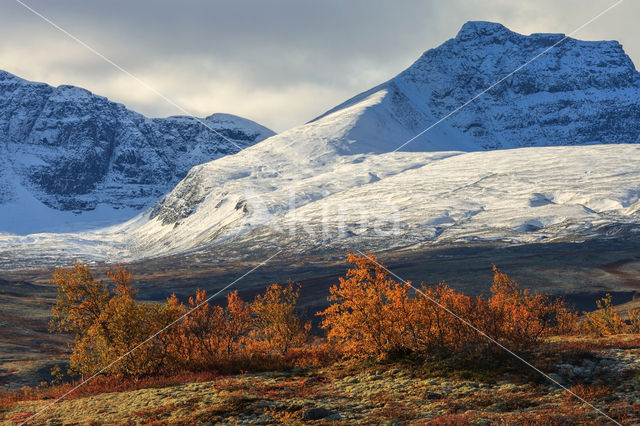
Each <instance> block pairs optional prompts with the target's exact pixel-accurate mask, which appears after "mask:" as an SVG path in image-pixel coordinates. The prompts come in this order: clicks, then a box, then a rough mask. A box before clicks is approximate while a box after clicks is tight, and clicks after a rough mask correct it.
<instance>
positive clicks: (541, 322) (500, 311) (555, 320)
mask: <svg viewBox="0 0 640 426" xmlns="http://www.w3.org/2000/svg"><path fill="white" fill-rule="evenodd" d="M348 262H349V263H351V264H352V265H353V267H352V268H351V269H350V270H349V271H348V272H347V275H346V278H340V282H339V284H338V285H337V286H333V287H332V288H331V289H330V292H331V296H330V297H329V299H328V300H329V301H330V302H332V303H331V305H330V306H329V307H328V308H327V309H326V310H324V311H322V312H320V313H319V315H322V316H323V317H324V319H323V322H322V327H323V328H324V329H325V330H327V337H328V339H329V341H330V342H332V343H334V344H336V345H337V346H338V347H339V348H340V349H341V351H342V352H343V353H344V355H346V356H350V357H360V358H377V359H384V358H387V357H389V356H393V355H397V354H402V353H409V352H413V353H420V354H423V355H433V354H461V353H462V354H470V353H478V352H483V351H486V350H488V349H489V350H494V349H495V345H494V344H492V343H490V342H489V341H488V339H486V337H484V336H482V335H481V334H480V333H479V332H478V331H477V330H474V328H472V327H470V326H469V324H467V323H465V322H468V323H470V324H472V325H473V326H474V327H475V328H477V329H478V330H480V331H482V332H484V333H486V334H487V335H489V336H491V337H493V338H494V339H496V340H498V341H501V342H503V343H504V344H505V345H507V346H509V347H510V348H512V349H514V350H524V349H527V348H528V347H530V346H531V345H533V344H535V343H536V342H538V341H539V340H540V339H541V338H543V337H546V336H549V335H553V334H559V333H566V332H568V331H570V330H571V329H572V328H573V326H574V324H575V321H576V318H577V317H576V315H575V314H573V313H572V312H570V311H569V309H567V308H566V306H565V305H564V303H563V302H562V301H561V300H559V299H551V298H549V297H547V296H543V295H540V294H534V293H531V292H529V291H528V290H520V289H519V288H518V284H517V283H516V282H514V281H511V280H510V279H509V278H508V277H507V276H506V275H505V274H503V273H502V272H500V271H499V270H498V269H497V268H494V282H493V285H492V287H491V296H490V297H489V298H483V297H477V298H471V297H469V296H465V295H463V294H460V293H458V292H456V291H454V290H453V289H451V288H450V287H448V286H447V285H445V284H444V283H441V284H439V285H437V286H432V287H428V286H424V285H423V286H421V288H420V289H418V288H416V287H413V286H412V285H411V283H406V284H405V283H399V282H396V281H394V280H393V279H391V278H390V274H389V273H388V272H387V270H386V269H385V268H384V267H383V266H382V265H380V264H379V262H378V261H377V259H376V258H375V257H374V256H372V255H369V254H368V255H366V256H356V255H354V254H349V256H348ZM463 320H464V321H463Z"/></svg>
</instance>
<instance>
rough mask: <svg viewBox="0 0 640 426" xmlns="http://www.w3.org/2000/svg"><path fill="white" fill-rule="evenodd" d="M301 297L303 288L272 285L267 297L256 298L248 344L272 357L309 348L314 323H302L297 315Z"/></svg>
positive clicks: (252, 310)
mask: <svg viewBox="0 0 640 426" xmlns="http://www.w3.org/2000/svg"><path fill="white" fill-rule="evenodd" d="M299 297H300V284H297V283H293V282H289V283H287V285H286V286H282V285H280V284H272V285H270V286H269V287H268V288H267V290H266V291H265V292H264V294H258V295H256V297H255V299H254V301H253V303H252V304H251V312H252V314H253V316H254V319H253V329H252V330H251V333H250V334H249V339H248V342H249V343H250V344H251V345H253V347H254V348H256V349H258V350H261V351H264V352H266V353H269V354H276V355H280V356H282V355H284V354H286V353H287V352H288V351H289V350H290V349H291V348H298V347H301V346H303V345H304V344H306V343H307V342H308V340H309V337H310V330H311V323H303V322H302V321H301V320H300V318H299V317H298V315H297V314H296V312H295V309H296V304H297V301H298V298H299Z"/></svg>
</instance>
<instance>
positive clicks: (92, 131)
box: [0, 71, 273, 232]
mask: <svg viewBox="0 0 640 426" xmlns="http://www.w3.org/2000/svg"><path fill="white" fill-rule="evenodd" d="M203 121H204V122H205V123H206V124H207V126H209V127H211V128H212V129H214V130H215V131H212V130H210V129H208V128H207V126H205V125H203V124H201V123H199V122H198V121H197V120H196V119H194V118H192V117H168V118H164V119H149V118H146V117H144V116H142V115H140V114H138V113H136V112H133V111H130V110H128V109H126V108H125V107H124V106H123V105H121V104H117V103H113V102H110V101H109V100H108V99H106V98H104V97H101V96H97V95H94V94H92V93H90V92H88V91H86V90H84V89H81V88H78V87H73V86H59V87H55V88H54V87H51V86H49V85H46V84H43V83H33V82H29V81H26V80H23V79H20V78H18V77H16V76H13V75H11V74H9V73H6V72H1V71H0V154H1V156H2V158H3V164H2V172H0V173H2V178H3V179H2V181H3V184H0V210H2V212H3V215H2V216H1V217H2V218H3V220H2V221H0V230H3V231H10V232H37V231H39V230H41V229H42V225H40V226H39V225H38V224H37V223H35V222H37V221H44V222H48V221H49V217H53V218H58V217H63V218H68V219H67V220H68V221H70V222H73V218H72V215H71V214H66V215H65V214H60V213H59V212H61V211H62V212H64V211H74V212H76V213H81V212H90V211H95V210H96V209H97V210H102V211H103V214H100V213H98V214H85V215H83V217H82V218H80V220H79V221H86V220H87V219H86V218H91V217H96V216H104V217H107V218H108V217H110V216H112V215H114V214H116V215H117V213H118V212H117V211H114V209H116V210H121V209H124V210H126V211H127V212H128V213H127V214H128V215H129V217H131V216H132V212H135V211H136V210H139V209H141V208H143V207H147V206H148V205H149V204H151V203H152V202H153V201H155V200H157V199H158V198H159V197H160V196H162V195H163V194H165V193H166V192H167V191H168V190H169V189H171V188H172V187H173V186H174V185H175V184H176V183H177V182H178V181H179V180H180V179H182V178H183V177H184V176H185V175H186V173H187V171H188V170H189V169H190V168H191V167H193V166H194V165H196V164H200V163H203V162H206V161H210V160H213V159H216V158H219V157H221V156H224V155H228V154H233V153H236V152H238V151H239V150H240V148H244V147H247V146H250V145H252V144H254V143H256V142H258V141H260V140H263V139H264V138H266V137H268V136H271V135H273V132H272V131H270V130H268V129H266V128H265V127H262V126H260V125H258V124H256V123H254V122H252V121H249V120H245V119H242V118H240V117H235V116H232V115H227V114H214V115H212V116H210V117H207V118H205V119H203ZM216 132H217V133H219V134H217V133H216ZM220 135H223V136H224V137H226V138H229V139H231V140H232V141H233V142H234V143H230V142H228V141H227V140H225V139H224V138H223V137H222V136H220ZM38 202H41V203H43V204H44V206H41V205H39V203H38ZM45 206H46V207H45ZM33 208H35V209H36V210H38V211H39V213H40V214H41V216H34V215H30V216H31V217H29V219H30V220H27V218H24V217H22V215H23V214H27V215H29V214H30V213H31V212H32V209H33ZM12 214H13V216H12ZM20 219H22V220H20ZM92 220H93V219H92ZM29 222H32V223H31V224H29ZM44 229H50V228H46V227H45V228H44Z"/></svg>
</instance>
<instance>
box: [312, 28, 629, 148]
mask: <svg viewBox="0 0 640 426" xmlns="http://www.w3.org/2000/svg"><path fill="white" fill-rule="evenodd" d="M563 38H564V35H563V34H531V35H529V36H526V35H522V34H517V33H515V32H512V31H510V30H509V29H507V28H505V27H504V26H503V25H501V24H497V23H491V22H468V23H466V24H465V25H464V26H463V27H462V28H461V30H460V31H459V32H458V34H457V35H456V37H455V38H453V39H450V40H448V41H447V42H445V43H443V44H442V45H441V46H439V47H437V48H435V49H431V50H429V51H427V52H425V53H424V54H423V55H422V56H421V57H420V58H419V59H418V60H417V61H416V62H415V63H414V64H413V65H412V66H411V67H409V68H408V69H407V70H405V71H403V72H402V73H400V74H399V75H398V76H397V77H395V78H393V79H392V80H390V81H388V82H386V83H384V84H382V85H380V86H378V87H376V88H374V89H372V90H370V91H368V92H365V93H363V94H361V95H358V96H356V97H354V98H353V99H351V100H349V101H347V102H345V103H344V104H342V105H340V106H338V107H336V108H335V109H333V110H331V111H329V113H327V114H330V113H333V112H336V111H339V110H341V109H344V108H345V107H349V106H352V105H354V104H357V103H358V102H360V101H361V100H362V99H363V98H366V97H367V96H369V95H371V94H372V93H374V92H379V91H380V90H387V92H388V93H387V95H386V97H387V98H388V105H389V110H390V115H391V116H392V118H393V120H394V121H396V122H398V123H400V124H401V125H402V126H403V127H404V128H406V129H407V130H409V132H410V133H414V134H416V133H418V132H420V131H422V130H424V129H425V128H426V127H428V126H429V125H430V124H432V123H434V122H436V121H437V120H439V119H441V118H443V117H445V116H447V115H448V114H449V113H451V112H452V111H454V110H455V109H456V108H458V107H460V106H461V105H463V104H465V103H466V102H467V101H469V100H470V99H471V98H473V97H474V96H476V95H477V94H479V93H481V92H482V91H484V90H485V89H487V88H488V87H490V86H491V85H492V84H494V83H495V82H496V81H498V80H500V79H502V78H503V77H505V76H507V75H508V74H510V73H511V72H512V71H514V70H515V69H517V68H518V67H520V66H521V65H522V64H524V63H526V62H527V61H530V60H531V59H533V58H534V57H536V56H537V55H539V54H540V53H542V52H543V51H544V50H545V49H547V48H549V47H551V46H553V45H554V44H555V43H557V42H558V41H560V40H562V39H563ZM327 114H325V115H324V116H326V115H327ZM324 116H322V117H324ZM639 141H640V73H638V72H637V71H636V69H635V67H634V64H633V62H632V61H631V59H630V58H629V57H628V56H627V55H626V54H625V52H624V50H623V48H622V46H621V45H620V43H618V42H616V41H581V40H575V39H572V38H568V39H566V40H564V41H562V42H561V43H559V44H558V45H557V46H555V47H554V48H552V49H551V50H549V51H548V52H546V53H545V54H543V55H541V56H539V57H538V58H537V59H535V60H534V61H533V62H531V63H530V64H528V65H527V66H525V67H524V68H522V69H520V70H519V71H518V72H517V73H515V74H513V75H512V76H510V77H508V78H506V80H505V81H503V82H501V83H500V84H498V85H496V86H495V87H493V88H492V89H491V90H489V91H488V92H486V93H484V94H483V95H481V96H480V97H478V98H477V99H476V100H475V101H474V102H472V103H470V104H469V105H467V106H465V107H464V108H463V109H461V110H460V111H458V112H456V113H455V114H453V115H452V116H451V117H449V118H447V119H446V120H445V122H443V123H441V124H439V125H438V126H436V128H434V129H432V130H430V131H429V132H428V133H427V134H425V135H424V136H422V137H420V138H418V140H416V141H415V142H412V143H411V144H410V145H408V146H407V150H429V149H430V147H433V146H437V147H438V149H453V150H458V149H462V150H467V151H468V150H476V149H501V148H516V147H526V146H552V145H583V144H593V143H634V142H639ZM390 148H391V149H392V148H394V147H390Z"/></svg>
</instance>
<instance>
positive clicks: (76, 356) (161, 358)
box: [51, 262, 179, 376]
mask: <svg viewBox="0 0 640 426" xmlns="http://www.w3.org/2000/svg"><path fill="white" fill-rule="evenodd" d="M107 276H108V278H109V280H110V281H109V282H104V281H103V280H97V279H96V278H95V276H94V275H93V274H92V273H91V271H90V269H89V268H88V266H86V265H80V264H78V263H77V262H76V263H74V265H73V266H72V267H71V268H58V269H56V271H55V273H54V278H53V279H52V283H53V284H55V285H57V286H58V296H57V299H56V304H55V305H54V307H53V308H52V312H53V318H52V320H51V326H52V328H53V329H54V330H61V331H68V332H71V333H73V334H74V336H75V343H74V346H73V353H72V354H71V358H70V369H71V371H72V372H74V373H79V374H81V375H85V376H86V375H90V374H93V373H95V372H97V371H100V370H101V369H102V368H105V367H108V369H107V370H106V371H105V372H106V373H112V374H122V375H145V374H153V373H158V372H160V371H161V370H162V369H164V368H165V367H166V364H167V362H168V359H167V355H168V353H167V350H166V343H165V342H163V341H162V339H157V340H152V341H149V342H147V343H146V344H144V345H142V346H140V347H139V348H138V349H136V351H134V352H132V353H129V351H130V350H131V349H132V348H134V347H135V346H136V345H139V344H140V343H142V342H144V340H145V339H146V338H147V337H149V336H150V335H152V334H153V333H154V332H156V331H157V330H159V329H161V328H162V327H164V325H166V324H168V323H170V322H171V321H173V319H174V318H176V317H177V315H178V313H179V312H177V311H175V310H174V309H172V307H171V306H169V305H162V304H148V303H138V302H136V301H135V300H134V297H135V295H136V291H135V290H133V289H132V288H131V286H130V284H129V282H130V280H131V274H129V273H128V272H127V271H126V270H125V269H123V268H121V267H119V266H118V267H117V268H111V270H110V271H109V272H108V274H107ZM119 358H122V359H121V360H120V361H119V362H117V363H113V361H115V360H117V359H119ZM112 363H113V364H112ZM111 364H112V365H111Z"/></svg>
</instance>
